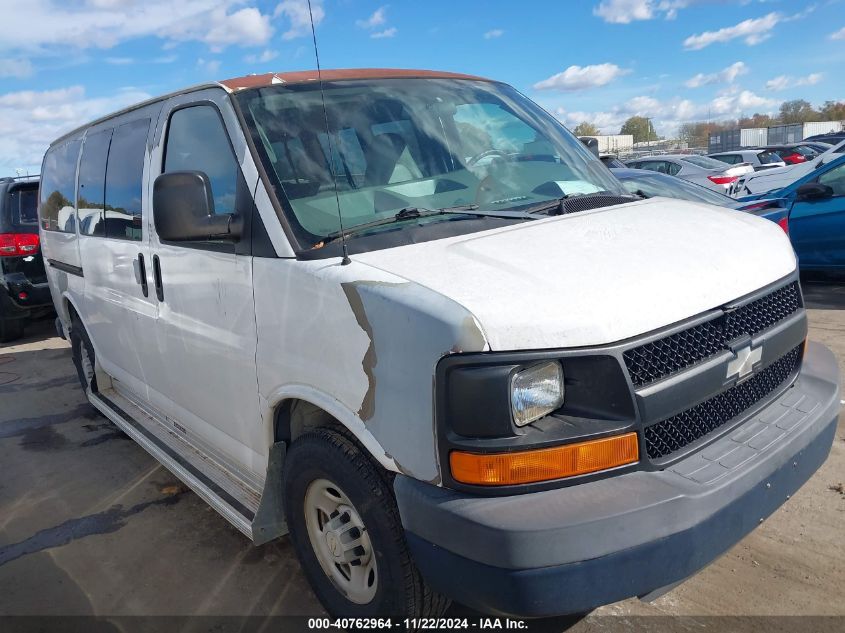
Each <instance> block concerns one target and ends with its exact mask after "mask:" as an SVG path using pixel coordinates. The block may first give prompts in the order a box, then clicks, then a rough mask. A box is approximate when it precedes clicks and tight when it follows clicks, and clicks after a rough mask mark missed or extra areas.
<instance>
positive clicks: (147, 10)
mask: <svg viewBox="0 0 845 633" xmlns="http://www.w3.org/2000/svg"><path fill="white" fill-rule="evenodd" d="M290 1H292V0H288V2H290ZM4 4H12V3H11V2H9V1H8V0H4ZM242 4H243V2H242V0H181V1H179V2H173V1H172V0H146V1H145V2H137V1H128V0H127V1H122V0H88V1H87V2H65V1H62V0H27V2H26V3H24V4H21V3H14V7H12V8H7V10H6V11H4V16H3V20H4V22H3V26H4V31H3V38H2V40H0V50H5V51H11V50H16V51H22V52H24V53H27V54H43V53H48V52H51V51H53V50H59V51H60V52H61V53H62V54H66V52H67V51H68V50H73V49H85V48H101V49H108V48H112V47H114V46H116V45H117V44H120V43H122V42H126V41H129V40H133V39H138V38H142V37H158V38H161V39H163V40H165V41H166V42H171V43H172V42H184V41H199V42H204V43H206V44H208V45H209V46H210V47H212V48H215V49H222V48H225V47H226V46H229V45H233V44H234V45H238V46H262V45H264V44H266V43H267V42H268V41H269V39H270V38H271V36H272V35H273V28H272V26H271V24H270V15H269V14H264V13H262V12H261V11H260V10H259V9H257V8H252V7H246V8H244V7H242V6H241V5H242ZM283 4H284V3H283ZM33 25H37V27H34V26H33Z"/></svg>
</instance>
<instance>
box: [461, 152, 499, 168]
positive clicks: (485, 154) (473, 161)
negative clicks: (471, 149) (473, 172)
mask: <svg viewBox="0 0 845 633" xmlns="http://www.w3.org/2000/svg"><path fill="white" fill-rule="evenodd" d="M507 155H508V153H507V152H506V151H504V150H501V149H495V148H494V149H488V150H484V151H483V152H481V153H480V154H476V155H475V156H473V157H471V158H470V159H469V160H468V161H467V167H472V166H473V165H475V164H476V163H477V162H478V161H480V160H481V159H482V158H487V157H488V156H502V157H505V156H507Z"/></svg>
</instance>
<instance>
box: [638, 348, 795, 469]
mask: <svg viewBox="0 0 845 633" xmlns="http://www.w3.org/2000/svg"><path fill="white" fill-rule="evenodd" d="M800 354H801V346H800V345H799V346H798V347H796V348H794V349H793V350H792V351H790V352H787V353H786V354H784V355H783V356H781V357H780V358H779V359H778V360H777V361H775V362H774V363H772V364H771V365H769V366H768V367H766V368H765V369H764V370H763V371H761V372H760V373H758V374H757V375H756V376H753V377H752V378H749V379H748V380H746V381H745V382H743V383H740V384H738V385H736V386H734V387H731V388H730V389H728V390H727V391H723V392H722V393H720V394H719V395H717V396H714V397H712V398H710V399H709V400H705V401H704V402H702V403H701V404H697V405H695V406H694V407H692V408H691V409H687V410H686V411H682V412H681V413H679V414H677V415H674V416H672V417H671V418H667V419H665V420H663V421H661V422H657V423H656V424H652V425H651V426H649V427H646V429H645V431H644V434H645V444H646V453H647V455H648V456H649V458H651V459H659V458H661V457H665V456H666V455H670V454H672V453H674V452H675V451H679V450H681V449H682V448H684V447H685V446H687V445H688V444H691V443H692V442H695V441H696V440H698V439H700V438H702V437H704V436H705V435H707V434H708V433H712V432H713V431H715V430H716V429H718V428H719V427H721V426H723V425H725V424H727V423H728V422H730V421H731V420H733V419H735V418H736V417H738V416H740V415H742V414H743V413H744V412H745V411H748V409H750V408H751V407H753V406H754V405H755V404H757V403H758V402H760V401H761V400H762V399H763V398H765V397H766V396H768V395H769V394H771V393H773V392H774V391H775V390H777V388H778V387H780V386H782V385H783V384H784V383H785V382H786V381H787V380H788V379H789V377H790V376H791V375H792V374H793V373H794V372H795V370H796V369H797V368H798V360H799V357H800Z"/></svg>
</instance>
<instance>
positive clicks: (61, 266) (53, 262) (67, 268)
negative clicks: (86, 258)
mask: <svg viewBox="0 0 845 633" xmlns="http://www.w3.org/2000/svg"><path fill="white" fill-rule="evenodd" d="M47 263H49V264H50V266H52V267H53V268H56V269H58V270H63V271H64V272H66V273H69V274H71V275H76V276H77V277H84V276H85V275H84V274H83V273H82V268H81V267H79V266H74V265H73V264H65V263H64V262H60V261H58V260H57V259H48V260H47Z"/></svg>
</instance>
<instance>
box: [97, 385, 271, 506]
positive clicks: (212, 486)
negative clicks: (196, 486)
mask: <svg viewBox="0 0 845 633" xmlns="http://www.w3.org/2000/svg"><path fill="white" fill-rule="evenodd" d="M97 398H98V399H99V400H100V402H102V403H103V404H104V405H106V406H107V407H108V408H109V409H111V410H112V411H114V412H115V413H116V414H117V415H119V416H120V417H121V419H122V420H123V421H124V422H126V423H127V424H128V425H130V426H131V427H132V428H134V429H135V430H137V431H138V432H140V433H142V434H143V435H144V437H146V438H147V439H148V440H150V441H151V442H152V443H153V444H155V445H156V446H157V447H158V448H159V449H161V450H162V451H164V452H165V453H167V455H168V456H169V457H170V458H171V459H172V460H173V461H175V462H177V463H178V464H179V465H180V466H181V467H182V468H184V469H185V470H187V471H188V472H190V473H191V474H192V475H193V476H194V477H195V478H196V479H197V480H199V481H200V482H202V484H203V485H205V487H206V488H208V489H209V490H211V491H212V492H214V494H216V495H217V496H218V497H220V498H221V499H222V500H223V501H225V502H226V503H228V504H229V506H230V507H231V508H232V509H233V510H235V511H236V512H238V513H239V514H240V515H241V516H243V517H244V518H245V519H247V520H248V521H250V522H251V521H252V520H253V519H254V518H255V513H254V512H253V511H252V510H250V509H249V508H247V507H246V506H245V505H243V504H242V503H241V502H240V501H238V500H237V499H235V498H234V497H233V496H232V495H230V494H229V493H228V492H226V491H225V490H223V488H221V487H220V486H219V485H217V484H216V483H215V482H213V481H212V480H211V479H209V478H208V477H206V476H205V473H202V472H200V471H199V470H197V469H196V468H194V466H193V465H191V464H189V463H188V462H187V461H185V459H183V458H182V456H181V455H180V454H179V453H177V452H176V451H174V450H173V449H172V448H170V447H169V446H168V445H167V444H165V443H164V442H162V441H161V440H160V439H158V438H157V437H156V436H155V435H153V434H152V433H151V432H150V431H148V430H147V429H146V428H144V427H143V426H142V425H140V424H138V423H137V422H136V421H135V420H133V419H132V417H131V416H130V415H129V414H128V413H126V412H125V411H124V410H123V409H121V408H120V407H119V406H118V405H117V404H115V403H114V402H112V401H111V400H109V399H108V398H107V397H105V396H104V395H103V394H101V393H98V394H97Z"/></svg>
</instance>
